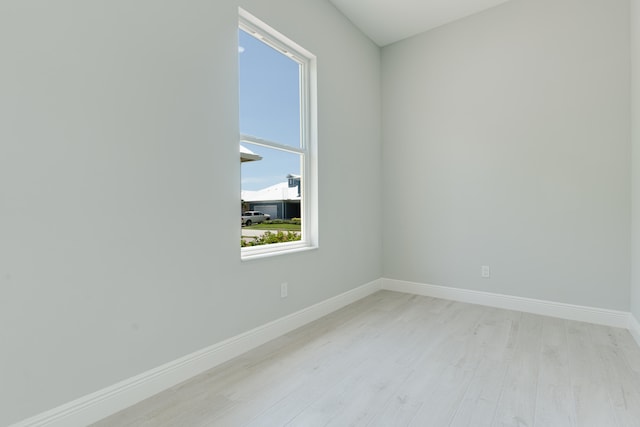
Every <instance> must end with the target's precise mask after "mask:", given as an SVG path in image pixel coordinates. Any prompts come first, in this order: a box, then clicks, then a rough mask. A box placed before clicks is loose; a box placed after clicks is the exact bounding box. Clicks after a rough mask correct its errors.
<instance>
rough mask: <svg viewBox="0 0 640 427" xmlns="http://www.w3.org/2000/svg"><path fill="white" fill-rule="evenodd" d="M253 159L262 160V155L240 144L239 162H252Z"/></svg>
mask: <svg viewBox="0 0 640 427" xmlns="http://www.w3.org/2000/svg"><path fill="white" fill-rule="evenodd" d="M255 160H262V157H261V156H260V155H258V154H256V153H254V152H253V151H251V150H249V149H248V148H247V147H245V146H244V145H242V144H241V145H240V162H253V161H255Z"/></svg>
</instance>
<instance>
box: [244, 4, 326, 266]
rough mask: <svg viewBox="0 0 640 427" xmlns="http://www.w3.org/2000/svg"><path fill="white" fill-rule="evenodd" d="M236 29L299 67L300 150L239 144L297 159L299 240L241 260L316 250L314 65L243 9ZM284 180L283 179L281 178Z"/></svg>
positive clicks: (259, 249) (255, 140) (247, 253)
mask: <svg viewBox="0 0 640 427" xmlns="http://www.w3.org/2000/svg"><path fill="white" fill-rule="evenodd" d="M238 11H239V20H238V26H239V28H240V29H241V30H244V31H246V32H247V33H248V34H249V35H252V36H253V37H255V38H257V39H258V40H260V41H262V42H264V43H266V44H267V45H269V46H271V47H272V48H274V49H276V50H278V51H279V52H281V53H282V54H284V55H286V56H287V57H289V58H291V59H292V60H294V61H295V62H297V63H298V64H300V146H299V147H293V146H288V145H284V144H280V143H278V142H276V141H269V140H266V139H262V138H259V137H257V136H253V135H246V134H240V138H239V140H240V143H242V142H247V143H251V144H254V145H259V146H262V147H266V148H271V149H276V150H280V151H285V152H288V153H294V154H298V155H300V157H301V159H302V161H301V166H300V168H301V170H300V176H301V180H302V184H301V188H300V193H301V194H300V195H301V197H300V204H301V206H300V213H301V216H302V227H301V231H302V239H301V240H299V241H295V242H286V243H273V244H269V245H260V246H249V247H244V248H240V251H241V259H242V260H249V259H255V258H264V257H268V256H274V255H280V254H286V253H291V252H300V251H304V250H310V249H316V248H317V247H318V241H319V239H318V161H317V157H318V149H317V133H318V131H317V129H318V128H317V61H316V57H315V56H314V55H313V54H312V53H310V52H309V51H308V50H306V49H304V48H303V47H302V46H300V45H298V44H297V43H295V42H293V41H292V40H290V39H289V38H287V37H286V36H284V35H283V34H281V33H279V32H278V31H276V30H274V29H273V28H271V27H270V26H269V25H267V24H265V23H264V22H262V21H261V20H259V19H258V18H256V17H255V16H253V15H251V14H250V13H249V12H247V11H245V10H244V9H242V8H239V9H238ZM283 178H284V177H283Z"/></svg>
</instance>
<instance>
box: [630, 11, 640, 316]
mask: <svg viewBox="0 0 640 427" xmlns="http://www.w3.org/2000/svg"><path fill="white" fill-rule="evenodd" d="M631 49H632V50H631V59H632V61H633V62H632V73H631V75H632V114H631V117H632V120H631V124H632V138H633V139H632V149H633V157H632V159H633V160H632V161H633V166H632V167H633V182H632V190H633V195H632V198H633V210H632V218H633V222H632V227H633V234H632V239H633V241H632V258H631V275H632V277H631V311H632V312H633V314H634V315H635V316H636V319H638V321H640V0H631Z"/></svg>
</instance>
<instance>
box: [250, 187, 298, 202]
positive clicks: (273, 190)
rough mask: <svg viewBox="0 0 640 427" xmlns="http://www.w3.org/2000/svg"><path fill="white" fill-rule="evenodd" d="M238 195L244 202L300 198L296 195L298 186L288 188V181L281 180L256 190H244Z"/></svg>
mask: <svg viewBox="0 0 640 427" xmlns="http://www.w3.org/2000/svg"><path fill="white" fill-rule="evenodd" d="M240 197H241V198H242V200H243V201H245V202H261V201H268V200H300V196H298V186H295V187H292V188H289V183H288V182H281V183H279V184H276V185H272V186H271V187H267V188H263V189H262V190H257V191H250V190H244V191H242V192H241V193H240Z"/></svg>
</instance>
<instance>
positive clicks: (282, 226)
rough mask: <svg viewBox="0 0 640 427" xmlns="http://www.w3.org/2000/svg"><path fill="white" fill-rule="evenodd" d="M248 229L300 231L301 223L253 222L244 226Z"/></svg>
mask: <svg viewBox="0 0 640 427" xmlns="http://www.w3.org/2000/svg"><path fill="white" fill-rule="evenodd" d="M242 228H243V229H247V230H287V231H300V230H301V227H300V225H299V224H252V225H250V226H248V227H242Z"/></svg>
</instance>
